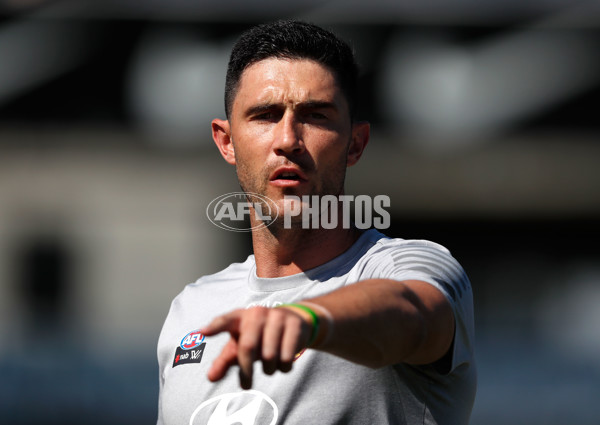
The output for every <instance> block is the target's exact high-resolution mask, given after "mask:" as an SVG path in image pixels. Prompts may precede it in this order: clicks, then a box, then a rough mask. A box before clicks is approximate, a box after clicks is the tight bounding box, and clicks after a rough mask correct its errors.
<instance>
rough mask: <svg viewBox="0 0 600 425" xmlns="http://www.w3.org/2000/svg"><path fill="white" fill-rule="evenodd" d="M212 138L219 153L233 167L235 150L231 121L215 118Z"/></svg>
mask: <svg viewBox="0 0 600 425" xmlns="http://www.w3.org/2000/svg"><path fill="white" fill-rule="evenodd" d="M211 127H212V136H213V140H214V141H215V144H216V145H217V148H219V152H221V155H222V156H223V158H225V161H227V162H228V163H230V164H231V165H235V150H234V148H233V143H232V139H231V126H230V125H229V121H227V120H220V119H218V118H215V119H214V120H212V123H211Z"/></svg>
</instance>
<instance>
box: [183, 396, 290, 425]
mask: <svg viewBox="0 0 600 425" xmlns="http://www.w3.org/2000/svg"><path fill="white" fill-rule="evenodd" d="M278 416H279V411H278V409H277V405H276V404H275V402H274V401H273V400H272V399H271V398H270V397H269V396H268V395H266V394H265V393H262V392H260V391H256V390H248V391H240V392H237V393H228V394H223V395H220V396H217V397H213V398H211V399H209V400H206V401H205V402H203V403H202V404H200V406H198V407H197V408H196V410H194V412H193V413H192V416H191V417H190V422H189V425H217V424H218V425H234V424H235V425H274V424H276V423H277V417H278Z"/></svg>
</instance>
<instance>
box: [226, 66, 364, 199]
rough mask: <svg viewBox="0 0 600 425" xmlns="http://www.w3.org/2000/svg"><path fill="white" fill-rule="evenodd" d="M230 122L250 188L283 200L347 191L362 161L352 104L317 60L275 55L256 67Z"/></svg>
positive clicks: (242, 178) (243, 180) (236, 158)
mask: <svg viewBox="0 0 600 425" xmlns="http://www.w3.org/2000/svg"><path fill="white" fill-rule="evenodd" d="M228 125H229V135H230V138H231V141H232V149H233V156H232V157H231V158H230V159H228V161H229V162H231V163H232V164H235V165H236V169H237V175H238V180H239V182H240V185H241V187H242V189H243V190H244V191H245V192H254V193H259V194H262V195H265V196H268V197H269V198H271V199H273V200H274V201H275V202H277V203H278V204H279V205H280V206H282V203H281V202H282V198H283V196H284V195H296V196H302V195H325V194H332V195H339V194H341V193H343V186H344V177H345V172H346V167H347V166H348V165H352V164H353V163H354V162H356V160H358V157H356V158H355V157H354V156H355V155H353V154H349V153H351V152H353V151H354V150H355V148H354V147H353V145H354V144H355V143H352V142H353V139H354V138H355V137H354V131H353V125H352V122H351V120H350V114H349V111H348V103H347V101H346V99H345V98H344V96H343V94H342V92H341V91H340V89H339V87H338V85H337V83H336V81H335V77H334V75H333V74H332V72H330V71H329V70H328V69H326V68H325V67H323V66H322V65H320V64H318V63H316V62H314V61H311V60H288V59H277V58H269V59H265V60H262V61H260V62H257V63H255V64H253V65H251V66H250V67H248V68H247V69H246V70H245V71H244V73H243V74H242V77H241V79H240V84H239V87H238V91H237V94H236V97H235V99H234V102H233V107H232V110H231V114H230V119H229V123H228ZM367 133H368V131H367ZM367 138H368V137H367ZM365 143H366V142H365ZM363 147H364V146H363ZM360 151H361V152H362V147H361V148H360ZM358 156H360V154H359V155H358Z"/></svg>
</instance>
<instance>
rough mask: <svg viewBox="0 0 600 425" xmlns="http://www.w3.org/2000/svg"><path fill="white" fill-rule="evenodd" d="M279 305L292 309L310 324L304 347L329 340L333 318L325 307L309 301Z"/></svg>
mask: <svg viewBox="0 0 600 425" xmlns="http://www.w3.org/2000/svg"><path fill="white" fill-rule="evenodd" d="M279 307H280V308H288V309H291V310H293V311H294V312H295V313H297V314H298V315H299V316H301V317H302V318H303V319H304V320H305V321H306V322H307V323H308V324H310V325H311V334H310V336H309V340H308V343H307V344H306V348H317V347H320V346H321V345H323V344H324V343H326V342H327V341H328V340H329V337H330V336H331V332H332V330H333V318H332V316H331V313H329V311H328V310H327V309H326V308H325V307H323V306H320V305H318V304H315V303H312V302H309V301H301V302H298V303H291V304H282V305H280V306H279Z"/></svg>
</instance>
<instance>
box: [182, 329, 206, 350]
mask: <svg viewBox="0 0 600 425" xmlns="http://www.w3.org/2000/svg"><path fill="white" fill-rule="evenodd" d="M204 338H205V337H204V335H202V334H201V333H200V331H199V330H195V331H192V332H190V333H189V334H187V335H186V336H184V337H183V339H182V340H181V343H180V344H179V346H180V347H181V348H182V349H183V350H192V349H194V348H196V347H200V344H202V343H203V342H204Z"/></svg>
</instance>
